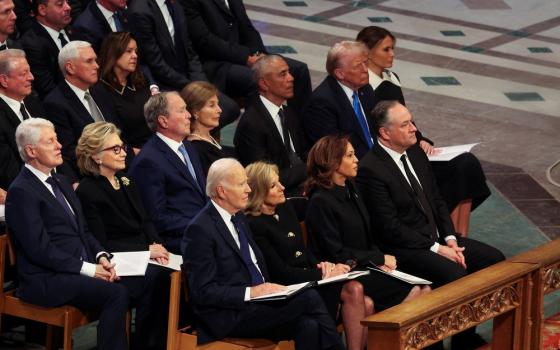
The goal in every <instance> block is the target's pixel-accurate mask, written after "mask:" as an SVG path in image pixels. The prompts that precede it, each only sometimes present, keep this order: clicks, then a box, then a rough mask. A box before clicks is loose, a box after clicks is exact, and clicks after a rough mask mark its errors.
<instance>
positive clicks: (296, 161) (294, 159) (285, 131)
mask: <svg viewBox="0 0 560 350" xmlns="http://www.w3.org/2000/svg"><path fill="white" fill-rule="evenodd" d="M278 117H280V125H281V126H282V138H283V139H284V146H285V147H286V151H287V152H288V158H289V160H290V165H291V166H294V165H296V164H299V163H301V162H302V161H301V159H300V158H299V156H298V155H297V154H296V152H294V150H293V148H292V144H291V143H290V131H289V130H288V122H287V120H286V113H285V112H284V108H280V109H279V110H278Z"/></svg>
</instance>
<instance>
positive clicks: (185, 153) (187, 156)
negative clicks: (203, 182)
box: [179, 144, 202, 192]
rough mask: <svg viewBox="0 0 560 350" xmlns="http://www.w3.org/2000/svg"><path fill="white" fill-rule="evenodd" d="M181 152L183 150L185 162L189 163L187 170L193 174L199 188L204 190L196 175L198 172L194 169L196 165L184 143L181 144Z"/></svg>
mask: <svg viewBox="0 0 560 350" xmlns="http://www.w3.org/2000/svg"><path fill="white" fill-rule="evenodd" d="M179 152H181V154H182V155H183V158H184V159H185V164H186V165H187V170H188V171H189V173H190V174H191V176H192V178H193V180H194V182H195V183H196V185H197V187H198V189H199V190H200V191H201V192H202V189H201V188H200V185H199V184H198V179H197V177H196V172H195V171H194V166H193V164H192V162H191V157H189V153H188V152H187V149H186V148H185V145H184V144H181V146H179Z"/></svg>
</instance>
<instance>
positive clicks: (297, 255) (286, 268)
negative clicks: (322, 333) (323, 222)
mask: <svg viewBox="0 0 560 350" xmlns="http://www.w3.org/2000/svg"><path fill="white" fill-rule="evenodd" d="M247 221H248V223H249V226H250V227H251V232H252V233H253V237H254V239H255V241H256V242H257V245H258V246H259V248H260V250H261V252H262V253H263V256H264V259H265V261H266V267H267V269H268V273H269V275H270V280H271V281H272V282H275V283H280V284H284V285H289V284H295V283H301V282H306V281H317V280H320V279H321V278H322V275H321V270H320V269H318V268H317V264H318V263H319V262H320V261H319V260H317V259H316V258H315V256H314V255H313V253H312V252H311V250H309V249H306V248H305V245H304V242H303V234H302V232H301V227H300V224H299V222H298V218H297V215H296V213H295V211H294V209H293V208H292V206H291V204H290V202H286V203H284V204H281V205H279V206H277V207H276V214H275V215H266V214H261V215H259V216H252V215H247ZM342 285H343V284H342V283H332V284H327V285H324V286H320V287H318V288H317V291H318V292H319V295H321V297H322V298H323V301H324V303H325V306H326V307H327V310H328V311H329V313H330V314H331V316H332V317H333V319H335V320H336V318H337V311H338V305H339V304H340V293H341V290H342Z"/></svg>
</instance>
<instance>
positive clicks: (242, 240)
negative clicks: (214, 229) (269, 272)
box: [231, 215, 264, 286]
mask: <svg viewBox="0 0 560 350" xmlns="http://www.w3.org/2000/svg"><path fill="white" fill-rule="evenodd" d="M231 222H233V226H235V230H236V231H237V234H238V236H239V250H240V251H241V257H242V258H243V262H244V263H245V266H247V269H248V270H249V274H250V275H251V285H252V286H257V285H259V284H261V283H264V278H263V275H262V274H261V272H260V271H259V269H258V268H257V266H256V265H255V263H254V262H253V259H251V252H250V250H249V241H247V233H246V232H245V229H244V228H243V225H242V224H241V220H240V217H238V216H237V215H233V216H232V217H231Z"/></svg>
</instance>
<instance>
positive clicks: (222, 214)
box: [210, 199, 233, 227]
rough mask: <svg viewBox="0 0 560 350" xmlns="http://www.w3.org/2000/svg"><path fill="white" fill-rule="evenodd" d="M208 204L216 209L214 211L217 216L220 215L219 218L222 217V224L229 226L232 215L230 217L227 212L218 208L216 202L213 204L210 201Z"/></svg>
mask: <svg viewBox="0 0 560 350" xmlns="http://www.w3.org/2000/svg"><path fill="white" fill-rule="evenodd" d="M210 202H212V205H214V207H215V208H216V210H217V211H218V214H220V216H221V217H222V219H223V220H224V222H225V223H226V225H227V226H228V227H229V225H230V224H231V217H232V216H233V215H231V214H230V213H229V212H228V211H227V210H225V209H224V208H222V207H220V205H219V204H218V203H216V202H214V200H213V199H211V200H210Z"/></svg>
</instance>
